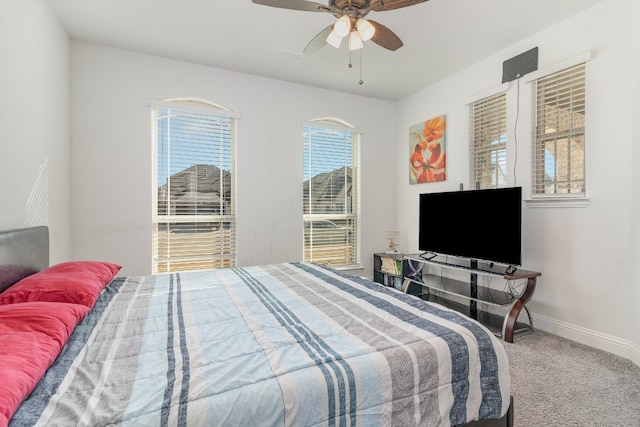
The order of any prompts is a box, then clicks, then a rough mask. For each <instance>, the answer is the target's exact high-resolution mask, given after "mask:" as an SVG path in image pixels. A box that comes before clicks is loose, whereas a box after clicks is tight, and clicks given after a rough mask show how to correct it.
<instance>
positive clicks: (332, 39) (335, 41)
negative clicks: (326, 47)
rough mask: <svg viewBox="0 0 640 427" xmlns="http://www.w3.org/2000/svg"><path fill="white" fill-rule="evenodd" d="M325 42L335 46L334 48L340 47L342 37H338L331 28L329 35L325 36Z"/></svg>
mask: <svg viewBox="0 0 640 427" xmlns="http://www.w3.org/2000/svg"><path fill="white" fill-rule="evenodd" d="M326 41H327V44H330V45H331V46H333V47H335V48H336V49H339V48H340V43H342V37H340V36H339V35H338V34H336V31H335V30H333V31H331V32H330V33H329V35H328V36H327V40H326Z"/></svg>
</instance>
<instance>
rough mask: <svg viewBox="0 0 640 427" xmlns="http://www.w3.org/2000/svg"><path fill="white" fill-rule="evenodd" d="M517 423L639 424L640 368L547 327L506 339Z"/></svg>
mask: <svg viewBox="0 0 640 427" xmlns="http://www.w3.org/2000/svg"><path fill="white" fill-rule="evenodd" d="M504 345H505V348H506V351H507V354H508V356H509V361H510V370H511V390H512V395H513V396H514V400H515V412H514V424H515V427H534V426H535V427H538V426H545V427H546V426H579V427H587V426H597V427H600V426H602V427H614V426H624V427H640V367H638V366H636V365H635V364H633V363H632V362H631V361H629V360H626V359H624V358H621V357H618V356H615V355H612V354H609V353H606V352H604V351H600V350H596V349H593V348H591V347H588V346H585V345H582V344H578V343H575V342H572V341H569V340H566V339H564V338H561V337H558V336H556V335H552V334H549V333H546V332H543V331H535V332H532V333H523V334H520V335H516V337H515V339H514V343H513V344H510V343H506V342H505V343H504Z"/></svg>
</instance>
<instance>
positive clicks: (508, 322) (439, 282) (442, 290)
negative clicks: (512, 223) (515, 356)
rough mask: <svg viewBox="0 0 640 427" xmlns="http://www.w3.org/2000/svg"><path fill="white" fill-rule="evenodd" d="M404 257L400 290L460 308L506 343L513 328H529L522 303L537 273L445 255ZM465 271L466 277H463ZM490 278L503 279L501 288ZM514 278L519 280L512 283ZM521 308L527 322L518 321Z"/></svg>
mask: <svg viewBox="0 0 640 427" xmlns="http://www.w3.org/2000/svg"><path fill="white" fill-rule="evenodd" d="M404 258H405V261H406V262H407V265H408V266H409V271H408V272H407V273H408V274H405V275H404V280H403V284H402V291H403V292H405V293H409V294H414V295H417V296H419V297H420V298H422V299H425V300H428V301H434V302H439V303H441V304H443V305H446V306H448V307H450V308H453V309H455V310H457V311H460V312H462V313H464V314H466V315H468V316H469V317H471V318H473V319H475V320H478V321H480V322H481V323H483V324H484V325H485V326H487V327H489V329H491V330H492V331H493V332H494V333H495V334H496V335H497V336H499V337H500V338H502V339H503V340H505V341H507V342H510V343H512V342H513V337H514V334H515V333H516V332H520V331H524V330H533V321H532V319H531V314H530V313H529V310H528V309H527V307H526V304H527V303H528V302H529V300H530V299H531V297H532V296H533V292H534V291H535V288H536V279H537V277H538V276H541V275H542V274H541V273H538V272H535V271H528V270H523V269H520V268H515V267H513V266H505V265H503V264H497V263H488V262H484V261H478V260H473V259H464V258H456V257H450V256H445V255H436V256H434V257H431V258H425V257H423V256H421V255H406V256H405V257H404ZM451 259H452V260H453V261H450V260H451ZM438 268H440V269H441V271H440V272H439V273H437V272H436V271H435V270H437V269H438ZM445 272H446V273H447V275H445ZM467 273H468V274H469V276H468V279H467V278H466V277H464V275H465V274H467ZM459 276H462V277H459ZM494 279H496V280H499V281H501V282H503V283H504V286H503V287H502V288H501V289H498V288H497V287H496V286H491V282H492V281H493V280H494ZM516 281H520V282H521V283H520V284H519V285H514V284H513V282H516ZM465 302H466V303H465ZM523 309H524V311H525V313H526V315H527V318H528V323H522V322H519V321H518V317H519V316H520V313H521V312H522V310H523Z"/></svg>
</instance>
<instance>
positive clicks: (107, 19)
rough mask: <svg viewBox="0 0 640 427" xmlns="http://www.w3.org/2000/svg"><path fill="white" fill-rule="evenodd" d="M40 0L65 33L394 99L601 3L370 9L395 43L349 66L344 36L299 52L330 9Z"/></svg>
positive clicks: (456, 1) (556, 0)
mask: <svg viewBox="0 0 640 427" xmlns="http://www.w3.org/2000/svg"><path fill="white" fill-rule="evenodd" d="M48 1H49V2H50V3H51V5H52V7H53V10H54V12H55V13H56V14H57V15H58V16H59V18H60V21H61V22H62V24H63V25H64V27H65V28H66V29H67V31H68V33H69V36H70V37H71V38H72V39H74V40H81V41H87V42H92V43H98V44H102V45H107V46H112V47H115V48H119V49H124V50H129V51H133V52H139V53H144V54H150V55H156V56H161V57H166V58H171V59H176V60H180V61H186V62H191V63H196V64H202V65H208V66H212V67H216V68H222V69H227V70H232V71H238V72H242V73H248V74H254V75H258V76H264V77H269V78H274V79H280V80H287V81H291V82H296V83H301V84H305V85H311V86H316V87H321V88H327V89H332V90H338V91H342V92H348V93H353V94H359V95H363V96H368V97H374V98H380V99H387V100H392V101H395V100H399V99H402V98H404V97H406V96H407V95H410V94H412V93H414V92H416V91H418V90H420V89H422V88H425V87H427V86H429V85H430V84H433V83H434V82H437V81H438V80H440V79H442V78H444V77H446V76H447V75H450V74H452V73H455V72H456V71H458V70H461V69H463V68H465V67H467V66H469V65H471V64H473V63H475V62H477V61H478V60H481V59H482V58H484V57H487V56H489V55H492V54H494V53H496V52H498V51H501V50H503V49H505V48H507V47H509V46H511V45H513V44H515V43H517V42H518V41H521V40H523V39H526V38H527V37H529V36H530V35H532V34H535V33H536V32H539V31H541V30H542V29H544V28H546V27H549V26H551V25H553V24H555V23H557V22H560V21H562V20H564V19H566V18H568V17H570V16H571V15H573V14H576V13H578V12H580V11H582V10H584V9H587V8H589V7H591V6H593V5H594V4H596V3H599V2H600V1H603V0H430V1H427V2H424V3H421V4H417V5H414V6H410V7H405V8H402V9H397V10H390V11H386V12H371V13H370V14H369V15H368V18H369V19H373V20H375V21H377V22H379V23H381V24H383V25H385V26H386V27H388V28H389V29H391V30H392V31H394V32H395V33H396V34H397V35H398V36H399V37H400V38H401V39H402V41H403V42H404V46H403V47H402V48H400V49H398V50H397V51H395V52H391V51H388V50H386V49H383V48H382V47H380V46H378V45H376V44H374V43H373V42H366V43H365V47H364V49H363V50H362V51H356V52H355V53H354V54H353V58H352V62H353V67H352V68H349V67H348V64H349V51H348V49H347V47H346V43H344V42H343V44H342V46H341V48H340V49H335V48H333V47H331V46H329V45H326V46H324V47H323V48H321V49H320V50H319V51H317V52H315V53H313V54H311V55H306V56H303V57H302V58H301V59H300V56H301V55H302V50H303V49H304V48H305V46H306V45H307V43H308V42H309V41H310V40H311V39H312V38H313V37H314V36H315V35H316V34H317V33H319V32H320V31H321V30H323V29H324V28H325V27H327V26H328V25H331V24H332V23H333V22H334V20H335V18H334V17H333V15H331V14H329V13H317V12H304V11H297V10H288V9H278V8H273V7H268V6H262V5H256V4H253V3H252V1H251V0H48ZM318 2H319V3H323V4H324V3H325V1H324V0H318ZM531 47H534V46H531ZM360 52H362V70H361V71H362V80H363V82H364V83H363V84H362V85H360V84H358V81H359V80H360V76H359V72H360ZM505 59H508V58H505ZM498 78H499V77H498Z"/></svg>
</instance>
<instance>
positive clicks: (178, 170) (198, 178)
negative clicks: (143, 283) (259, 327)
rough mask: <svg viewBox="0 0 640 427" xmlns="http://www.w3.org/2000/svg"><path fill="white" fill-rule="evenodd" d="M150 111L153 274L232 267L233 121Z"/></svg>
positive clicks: (177, 111) (184, 110) (187, 112)
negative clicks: (152, 141)
mask: <svg viewBox="0 0 640 427" xmlns="http://www.w3.org/2000/svg"><path fill="white" fill-rule="evenodd" d="M211 110H212V111H213V113H211V114H208V113H203V112H202V109H201V108H200V109H199V110H198V111H190V110H189V109H188V108H186V107H184V106H182V105H180V106H177V107H176V108H168V107H164V106H163V107H154V109H153V116H154V117H153V124H154V154H155V156H154V158H155V161H154V163H155V164H154V179H153V273H154V274H155V273H161V272H167V271H181V270H196V269H204V268H219V267H231V266H235V259H236V254H235V248H236V236H235V234H236V220H235V184H234V181H235V179H234V170H233V165H234V144H235V121H236V119H234V118H232V117H229V116H224V115H216V114H215V110H214V109H211Z"/></svg>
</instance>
